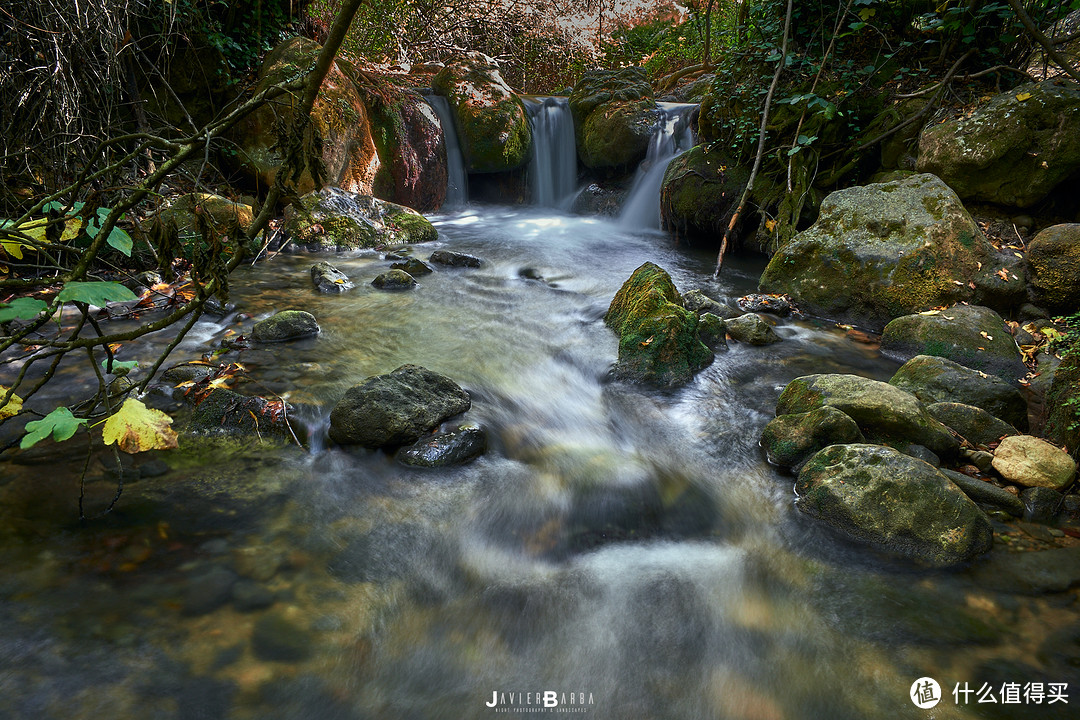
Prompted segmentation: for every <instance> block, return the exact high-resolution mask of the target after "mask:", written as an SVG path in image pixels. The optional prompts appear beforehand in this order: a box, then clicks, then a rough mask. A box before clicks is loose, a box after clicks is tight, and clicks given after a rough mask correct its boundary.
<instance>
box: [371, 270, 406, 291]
mask: <svg viewBox="0 0 1080 720" xmlns="http://www.w3.org/2000/svg"><path fill="white" fill-rule="evenodd" d="M371 284H372V285H374V286H375V287H377V288H379V289H380V290H411V289H413V288H414V287H416V279H415V278H414V277H413V276H412V275H410V274H409V273H407V272H405V271H404V270H387V271H386V272H384V273H382V274H380V275H378V276H377V277H376V278H375V279H374V280H372V281H371Z"/></svg>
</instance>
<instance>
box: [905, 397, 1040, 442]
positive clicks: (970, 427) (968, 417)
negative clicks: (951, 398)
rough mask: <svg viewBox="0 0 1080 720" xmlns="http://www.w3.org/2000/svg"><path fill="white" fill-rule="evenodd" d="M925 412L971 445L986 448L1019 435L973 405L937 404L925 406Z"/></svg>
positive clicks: (1007, 424) (1008, 426) (998, 419)
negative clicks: (1011, 436) (1002, 439)
mask: <svg viewBox="0 0 1080 720" xmlns="http://www.w3.org/2000/svg"><path fill="white" fill-rule="evenodd" d="M926 411H927V412H928V413H930V414H931V415H933V416H934V417H935V418H937V419H938V420H939V421H940V422H942V423H943V424H944V425H945V426H946V427H950V428H952V429H953V430H955V431H956V432H957V433H959V434H960V436H961V437H963V438H964V439H965V440H967V441H968V442H970V443H971V444H972V445H982V446H987V445H990V444H991V443H995V442H997V441H998V440H1000V439H1001V438H1002V437H1005V436H1007V435H1017V434H1019V431H1018V430H1017V429H1016V428H1014V427H1013V426H1012V425H1010V424H1009V423H1007V422H1005V421H1004V420H1002V419H1001V418H996V417H994V416H993V415H991V414H990V413H988V412H986V411H985V410H983V409H982V408H977V407H975V406H974V405H965V404H964V403H955V402H939V403H931V404H929V405H927V406H926Z"/></svg>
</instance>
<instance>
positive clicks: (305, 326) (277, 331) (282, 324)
mask: <svg viewBox="0 0 1080 720" xmlns="http://www.w3.org/2000/svg"><path fill="white" fill-rule="evenodd" d="M318 334H319V323H318V321H317V320H316V319H315V316H314V315H312V314H311V313H309V312H304V311H303V310H282V311H280V312H277V313H275V314H273V315H271V316H270V317H268V318H266V319H265V320H261V321H259V322H257V323H255V327H254V328H252V330H251V339H252V340H254V341H255V342H260V343H275V342H285V341H288V340H298V339H300V338H307V337H312V336H314V335H318Z"/></svg>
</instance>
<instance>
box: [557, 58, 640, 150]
mask: <svg viewBox="0 0 1080 720" xmlns="http://www.w3.org/2000/svg"><path fill="white" fill-rule="evenodd" d="M569 104H570V112H571V114H572V115H573V117H574V131H575V135H576V139H577V149H578V157H579V158H580V159H581V162H582V164H583V165H585V167H588V168H592V169H605V170H611V169H633V168H634V167H636V166H637V164H638V163H640V162H641V161H642V160H643V159H645V154H646V152H647V151H648V149H649V140H650V138H651V137H652V133H653V129H654V128H655V126H656V123H657V120H658V118H659V116H658V113H657V108H656V101H655V100H654V99H653V91H652V86H651V85H650V84H649V80H648V76H647V74H646V72H645V69H644V68H641V67H628V68H622V69H619V70H586V71H585V73H584V74H583V75H582V76H581V79H580V80H579V81H578V82H577V84H576V85H575V86H574V89H573V91H571V93H570V98H569Z"/></svg>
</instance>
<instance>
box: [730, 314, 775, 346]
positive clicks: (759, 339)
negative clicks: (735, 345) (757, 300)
mask: <svg viewBox="0 0 1080 720" xmlns="http://www.w3.org/2000/svg"><path fill="white" fill-rule="evenodd" d="M725 324H726V326H727V333H728V335H729V336H731V339H732V340H736V341H738V342H744V343H748V344H750V345H769V344H771V343H774V342H780V336H779V335H777V334H776V331H775V330H773V329H772V325H770V324H769V323H767V322H765V320H763V319H762V318H761V317H760V316H758V315H756V314H754V313H746V314H745V315H740V316H739V317H736V318H731V319H730V320H727V321H726V323H725Z"/></svg>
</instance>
